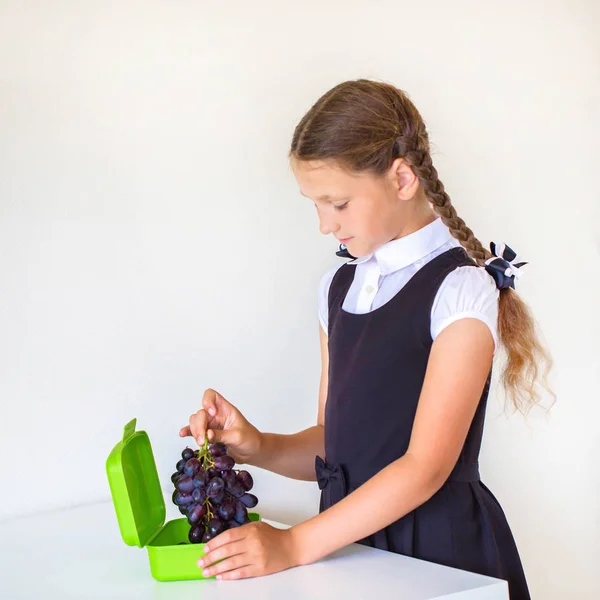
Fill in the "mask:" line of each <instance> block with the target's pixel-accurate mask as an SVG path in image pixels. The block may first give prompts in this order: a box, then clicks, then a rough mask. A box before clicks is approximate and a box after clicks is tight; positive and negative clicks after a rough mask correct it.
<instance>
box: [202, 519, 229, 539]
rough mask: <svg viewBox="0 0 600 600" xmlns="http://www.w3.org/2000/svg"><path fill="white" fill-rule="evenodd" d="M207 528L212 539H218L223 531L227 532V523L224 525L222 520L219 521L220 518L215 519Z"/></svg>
mask: <svg viewBox="0 0 600 600" xmlns="http://www.w3.org/2000/svg"><path fill="white" fill-rule="evenodd" d="M206 526H207V529H208V533H210V535H211V536H212V537H216V536H217V535H219V534H220V533H221V532H222V531H225V523H223V521H221V519H219V518H218V517H213V518H212V519H211V520H210V521H209V522H208V523H207V524H206Z"/></svg>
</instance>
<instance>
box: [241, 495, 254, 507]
mask: <svg viewBox="0 0 600 600" xmlns="http://www.w3.org/2000/svg"><path fill="white" fill-rule="evenodd" d="M240 502H241V503H242V504H243V505H244V506H246V507H247V508H254V507H255V506H256V505H257V504H258V498H257V497H256V496H255V495H254V494H244V495H243V496H242V497H241V498H240Z"/></svg>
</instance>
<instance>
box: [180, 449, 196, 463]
mask: <svg viewBox="0 0 600 600" xmlns="http://www.w3.org/2000/svg"><path fill="white" fill-rule="evenodd" d="M193 456H194V451H193V450H192V449H191V448H186V449H185V450H184V451H183V452H182V453H181V458H184V459H185V460H190V458H192V457H193Z"/></svg>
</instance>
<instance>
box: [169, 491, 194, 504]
mask: <svg viewBox="0 0 600 600" xmlns="http://www.w3.org/2000/svg"><path fill="white" fill-rule="evenodd" d="M173 502H175V504H177V506H182V505H183V504H190V502H192V495H191V494H186V493H185V492H177V493H176V494H175V498H174V500H173Z"/></svg>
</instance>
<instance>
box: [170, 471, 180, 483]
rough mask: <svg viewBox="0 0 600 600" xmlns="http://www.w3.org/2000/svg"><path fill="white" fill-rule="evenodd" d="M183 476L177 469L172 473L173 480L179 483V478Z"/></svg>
mask: <svg viewBox="0 0 600 600" xmlns="http://www.w3.org/2000/svg"><path fill="white" fill-rule="evenodd" d="M180 477H181V473H180V472H179V471H175V473H173V475H171V482H172V483H177V480H178V479H179V478H180Z"/></svg>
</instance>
